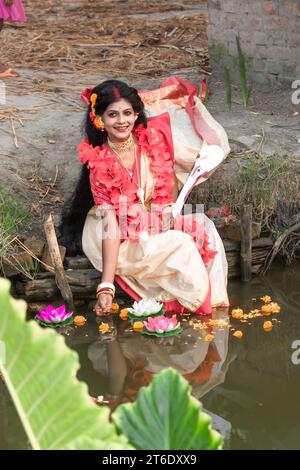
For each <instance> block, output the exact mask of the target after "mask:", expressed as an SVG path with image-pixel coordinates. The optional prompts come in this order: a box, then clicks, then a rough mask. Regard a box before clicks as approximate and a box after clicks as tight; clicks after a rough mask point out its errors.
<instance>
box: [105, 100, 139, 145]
mask: <svg viewBox="0 0 300 470" xmlns="http://www.w3.org/2000/svg"><path fill="white" fill-rule="evenodd" d="M137 117H138V115H137V114H136V113H135V112H134V110H133V108H132V106H131V104H130V102H129V101H127V100H124V99H123V98H121V99H120V101H116V102H115V103H112V104H110V105H109V106H108V107H107V108H106V110H105V111H104V113H103V115H102V116H101V118H102V121H103V123H104V126H105V130H106V132H107V135H108V138H109V139H110V140H111V141H112V142H123V141H124V140H126V139H128V137H129V136H130V133H131V132H132V129H133V127H134V123H135V121H136V120H137Z"/></svg>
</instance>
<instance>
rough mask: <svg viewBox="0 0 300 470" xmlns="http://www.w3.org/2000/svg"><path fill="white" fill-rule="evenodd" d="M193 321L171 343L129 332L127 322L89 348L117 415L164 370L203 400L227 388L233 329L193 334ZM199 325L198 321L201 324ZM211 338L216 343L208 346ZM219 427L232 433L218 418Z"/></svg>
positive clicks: (218, 314)
mask: <svg viewBox="0 0 300 470" xmlns="http://www.w3.org/2000/svg"><path fill="white" fill-rule="evenodd" d="M213 319H219V320H221V319H223V320H224V319H226V320H227V319H228V311H227V309H226V310H218V311H215V312H214V314H213ZM191 320H195V318H194V319H193V318H192V317H191V318H189V319H188V320H187V319H184V320H183V321H182V322H181V324H182V327H183V332H182V333H181V334H180V335H179V336H175V337H171V338H163V339H161V338H156V337H148V336H147V337H146V336H143V335H141V334H139V333H134V332H132V331H128V326H129V325H128V323H127V322H126V324H121V325H120V326H119V328H118V331H117V329H116V328H115V329H114V330H113V332H114V333H113V334H112V335H111V336H106V335H102V336H101V337H99V338H98V339H97V340H96V341H94V342H93V343H92V344H90V345H89V347H88V352H87V355H88V358H89V359H90V361H91V362H92V365H93V368H94V370H96V371H97V372H99V374H100V375H101V381H106V382H107V384H108V390H107V393H106V394H105V396H104V401H105V402H107V403H108V404H109V406H110V408H111V409H112V410H113V409H114V408H115V407H116V406H117V405H119V404H120V403H126V402H129V401H133V400H135V398H136V396H137V393H138V391H139V389H140V388H141V387H142V386H147V385H149V384H150V383H151V381H152V378H153V376H154V375H155V374H156V373H158V372H159V371H161V370H163V369H166V368H168V367H173V368H174V369H176V370H177V371H178V372H179V373H180V374H182V376H183V377H184V378H185V379H186V380H187V381H188V382H189V383H190V385H191V387H192V394H193V395H194V396H195V397H196V398H198V399H199V398H201V397H202V396H203V395H204V394H206V393H208V392H209V391H210V390H211V389H213V388H214V387H216V386H217V385H218V384H220V383H222V382H223V381H224V379H225V375H226V372H227V369H228V366H229V364H230V362H231V361H232V360H233V359H234V354H228V337H229V330H228V328H226V329H220V328H216V327H210V326H207V329H203V330H199V329H194V328H193V325H192V324H190V323H191ZM197 320H198V319H197ZM208 333H211V334H213V335H214V339H213V340H212V341H211V342H208V341H205V336H206V335H207V334H208ZM213 420H214V425H215V426H216V427H218V428H222V430H223V428H224V429H226V430H227V431H228V429H229V428H230V424H229V423H227V425H226V422H225V421H224V420H221V419H220V418H219V419H218V417H217V416H216V415H214V416H213Z"/></svg>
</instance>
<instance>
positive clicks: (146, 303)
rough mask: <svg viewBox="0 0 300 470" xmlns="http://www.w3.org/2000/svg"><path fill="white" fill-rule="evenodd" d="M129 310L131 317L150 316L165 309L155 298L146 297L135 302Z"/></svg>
mask: <svg viewBox="0 0 300 470" xmlns="http://www.w3.org/2000/svg"><path fill="white" fill-rule="evenodd" d="M127 310H128V312H129V313H130V314H131V317H148V316H150V315H155V314H156V315H157V314H159V313H160V312H161V311H162V310H163V305H162V304H161V303H159V302H157V301H156V300H155V299H153V298H149V299H147V298H145V299H142V300H140V301H139V302H134V304H133V306H132V308H128V309H127Z"/></svg>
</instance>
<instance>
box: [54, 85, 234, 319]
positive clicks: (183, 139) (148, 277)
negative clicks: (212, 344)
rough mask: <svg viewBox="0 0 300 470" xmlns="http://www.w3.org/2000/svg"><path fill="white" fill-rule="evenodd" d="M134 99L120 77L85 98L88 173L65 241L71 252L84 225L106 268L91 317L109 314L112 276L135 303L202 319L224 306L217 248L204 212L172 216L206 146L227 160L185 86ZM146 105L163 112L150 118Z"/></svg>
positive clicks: (93, 253) (88, 250)
mask: <svg viewBox="0 0 300 470" xmlns="http://www.w3.org/2000/svg"><path fill="white" fill-rule="evenodd" d="M140 95H141V97H140V96H139V94H138V93H137V91H136V90H135V89H134V88H131V87H128V86H127V85H126V84H125V83H122V82H119V81H116V80H109V81H106V82H104V83H102V84H100V85H98V86H96V87H95V88H94V89H93V90H89V91H87V92H86V93H85V94H84V99H85V100H86V101H87V103H88V105H89V109H88V113H87V119H86V137H87V140H85V141H83V142H82V143H81V144H80V146H79V155H80V156H79V159H80V161H81V162H82V163H84V167H83V170H82V174H81V179H80V181H79V184H78V187H77V191H76V193H75V196H74V198H73V204H72V206H71V209H70V212H69V214H67V215H66V216H65V217H64V218H63V222H62V226H61V233H62V242H64V243H65V244H66V245H67V247H68V248H69V251H72V249H73V253H74V252H76V243H77V245H78V240H79V239H80V237H81V231H82V228H83V225H84V228H83V235H82V247H83V251H84V252H85V254H86V255H87V257H88V258H89V259H90V261H91V262H92V264H93V265H94V266H95V268H96V269H98V270H99V271H102V280H101V284H100V285H99V286H98V290H97V297H98V301H97V304H96V313H97V315H104V314H106V313H108V312H109V311H110V309H111V303H112V298H113V296H114V291H115V288H114V285H113V282H114V279H116V281H117V282H118V283H119V284H120V286H121V287H122V288H123V289H124V290H125V291H126V292H127V293H128V294H129V295H130V296H131V297H132V298H133V299H135V300H139V299H141V298H143V297H154V298H156V299H157V300H159V301H161V302H163V303H164V305H165V310H166V311H167V312H168V311H172V312H175V313H183V312H184V311H186V310H188V311H192V312H194V313H205V314H208V313H211V306H217V305H228V298H227V293H226V283H227V263H226V258H225V253H224V248H223V245H222V241H221V239H220V237H219V235H218V233H217V231H216V229H215V227H214V225H213V223H212V222H211V221H210V220H209V219H207V218H206V217H205V216H204V215H203V217H202V220H199V218H198V219H197V218H196V217H194V216H192V215H190V216H184V217H183V216H179V217H178V218H177V219H176V221H175V222H174V221H172V220H171V217H170V212H171V209H172V204H173V202H174V200H175V199H176V197H177V193H178V187H181V186H182V184H183V183H184V182H185V180H186V178H187V174H188V173H189V171H190V170H191V168H192V167H193V164H194V161H195V158H196V156H197V154H198V152H199V149H200V147H201V145H202V143H203V141H204V139H205V141H207V143H208V144H219V145H221V146H222V147H223V149H224V154H225V155H226V154H227V153H228V151H229V148H228V142H227V137H226V134H225V132H224V131H223V129H222V128H221V127H220V126H219V125H218V124H217V123H216V122H215V121H214V120H213V119H212V118H211V116H210V115H209V114H208V112H207V111H206V110H205V108H204V107H203V105H202V104H201V103H200V100H199V99H198V98H197V97H196V96H195V95H196V87H194V86H193V85H191V84H189V83H188V82H184V81H180V80H178V79H170V80H169V81H167V82H166V83H164V85H163V87H162V88H161V89H160V90H156V91H151V92H142V93H140ZM141 98H142V99H141ZM142 100H143V101H142ZM144 103H146V104H147V110H148V112H150V113H151V114H155V113H156V114H159V115H156V116H152V117H150V118H148V119H147V118H146V115H145V111H144ZM200 135H201V138H200ZM90 188H91V190H90ZM171 229H173V230H171ZM78 234H79V236H78ZM76 240H77V241H76Z"/></svg>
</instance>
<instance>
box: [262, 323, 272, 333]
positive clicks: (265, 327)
mask: <svg viewBox="0 0 300 470" xmlns="http://www.w3.org/2000/svg"><path fill="white" fill-rule="evenodd" d="M272 328H273V323H272V322H271V321H265V322H264V324H263V329H264V330H265V331H271V330H272Z"/></svg>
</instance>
